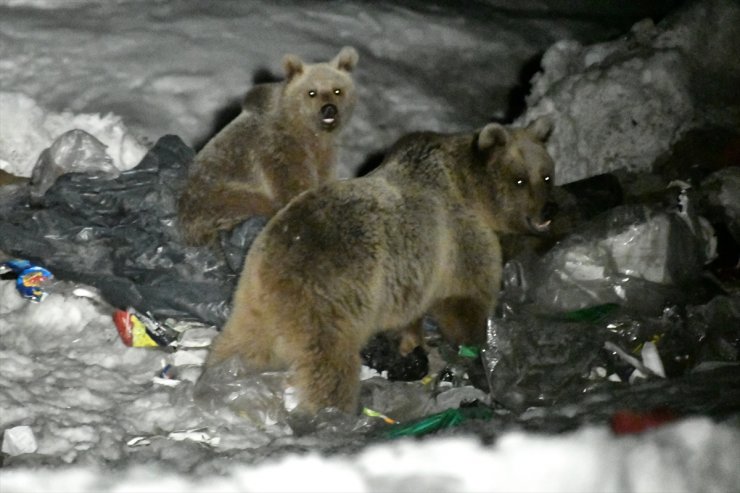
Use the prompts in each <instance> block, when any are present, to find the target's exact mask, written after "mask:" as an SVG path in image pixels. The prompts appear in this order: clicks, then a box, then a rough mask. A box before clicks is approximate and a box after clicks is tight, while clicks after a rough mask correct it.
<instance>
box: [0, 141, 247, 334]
mask: <svg viewBox="0 0 740 493" xmlns="http://www.w3.org/2000/svg"><path fill="white" fill-rule="evenodd" d="M193 155H194V153H193V150H192V149H191V148H190V147H188V146H187V145H185V144H184V143H183V142H182V141H181V140H180V139H179V138H177V137H175V136H165V137H162V138H161V139H159V141H157V143H156V144H155V145H154V146H153V147H152V148H151V149H150V150H149V152H148V153H147V154H146V156H145V157H144V159H143V160H142V161H141V163H140V164H139V165H138V166H136V167H135V168H133V169H129V170H127V171H123V172H121V173H120V175H119V176H118V177H117V178H115V179H109V178H108V177H103V176H95V175H88V174H82V173H67V174H64V175H62V176H60V177H59V178H58V179H57V180H56V181H55V182H54V184H53V185H52V186H51V187H49V189H48V190H47V191H46V193H44V194H43V196H41V197H39V199H38V201H37V203H36V204H35V206H34V207H30V203H29V198H28V197H26V198H25V199H23V200H22V201H21V202H20V203H16V201H13V203H12V204H8V206H7V207H6V206H4V205H3V206H0V251H3V252H5V253H6V254H8V255H13V256H17V257H20V258H28V259H31V260H32V261H33V262H36V263H39V264H41V265H43V266H44V267H45V268H47V269H49V270H50V271H51V272H53V273H54V275H55V276H56V278H57V279H63V280H67V281H71V282H74V283H80V284H84V285H88V286H92V287H95V288H96V289H98V290H99V292H100V294H101V296H102V297H103V299H105V300H106V301H108V302H109V303H110V304H111V305H113V306H114V307H116V308H120V309H125V308H126V307H129V306H131V307H135V308H136V309H137V310H138V311H139V312H141V313H147V312H150V313H151V314H152V315H153V316H154V317H157V318H159V319H160V320H164V319H166V318H168V317H172V318H177V319H190V320H200V321H203V322H206V323H208V324H212V325H219V326H220V325H222V324H223V322H224V321H225V319H226V318H227V316H228V312H229V309H230V294H231V292H232V290H233V288H234V285H235V283H236V280H237V276H236V274H235V273H234V272H233V271H232V270H231V269H230V268H229V267H228V266H227V264H226V261H225V260H224V259H223V258H222V257H221V256H220V254H219V253H218V252H214V251H212V250H210V249H208V248H196V247H189V246H186V245H184V244H183V241H182V238H181V237H180V232H179V228H178V224H177V208H176V203H177V198H178V196H179V194H180V190H181V188H182V185H183V181H184V178H185V176H186V174H187V167H188V164H189V163H190V162H191V161H192V159H193Z"/></svg>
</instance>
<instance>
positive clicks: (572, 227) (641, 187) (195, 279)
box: [0, 135, 740, 441]
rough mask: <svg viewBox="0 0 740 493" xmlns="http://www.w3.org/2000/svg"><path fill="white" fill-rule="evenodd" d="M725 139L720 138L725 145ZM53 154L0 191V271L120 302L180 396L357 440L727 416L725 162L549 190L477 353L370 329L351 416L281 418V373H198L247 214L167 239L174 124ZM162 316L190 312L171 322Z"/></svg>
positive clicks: (122, 318) (733, 260)
mask: <svg viewBox="0 0 740 493" xmlns="http://www.w3.org/2000/svg"><path fill="white" fill-rule="evenodd" d="M72 137H75V136H72ZM76 137H80V136H79V135H77V136H76ZM70 138H71V137H70ZM68 140H69V139H68ZM71 142H72V144H78V145H84V144H85V142H89V139H87V140H86V139H84V138H75V139H72V140H71ZM737 143H738V138H737V136H730V138H729V139H728V140H726V141H725V143H724V144H725V146H724V148H725V149H727V148H730V149H732V148H733V147H732V146H737ZM93 144H94V142H93ZM63 147H65V146H61V145H59V146H57V148H63ZM52 150H53V149H52V148H50V150H47V151H45V154H44V156H43V159H42V164H43V166H42V167H40V168H39V171H38V173H37V174H36V175H35V176H36V177H37V180H39V181H37V182H36V183H42V184H43V185H42V186H41V188H38V186H35V185H34V183H33V180H32V183H31V184H30V185H25V184H13V185H7V186H5V187H4V188H5V189H6V190H7V191H8V192H9V193H7V194H4V195H3V200H2V201H0V251H3V252H5V253H7V254H11V255H13V256H16V257H18V258H20V259H23V260H16V261H10V262H5V263H4V264H3V266H2V269H3V271H2V272H0V274H2V275H4V276H5V277H7V276H14V277H15V278H17V279H18V281H17V287H18V289H19V291H21V292H22V293H23V294H24V295H25V296H26V297H28V298H29V299H31V300H32V301H36V302H43V299H44V289H45V286H46V287H47V288H49V289H53V288H52V284H45V283H48V281H49V280H50V279H62V280H65V281H73V282H74V283H78V284H81V285H88V286H92V287H94V288H96V289H97V291H98V293H99V295H100V296H101V297H102V298H103V299H105V300H106V301H107V302H108V303H110V304H111V305H113V307H115V308H116V309H117V310H116V311H115V312H114V313H113V315H112V320H113V321H114V323H115V328H116V329H117V331H118V333H119V335H120V337H121V340H122V341H123V342H124V343H125V344H126V345H127V346H131V347H151V348H153V349H158V350H162V351H165V352H166V353H167V354H168V355H169V356H168V357H167V359H166V363H165V364H164V365H163V367H162V369H161V372H159V373H158V375H156V376H154V378H155V379H157V380H156V383H157V384H158V385H168V386H177V385H180V384H182V383H185V387H187V388H188V389H190V390H187V392H185V393H184V394H182V395H185V396H187V397H186V399H187V400H189V402H193V401H194V402H195V403H196V404H198V405H199V406H201V407H202V408H203V409H205V410H207V411H208V412H211V413H213V414H214V415H218V414H219V413H222V412H224V411H223V410H226V411H228V412H229V413H232V415H233V416H237V417H238V419H241V420H244V422H245V423H250V424H251V426H253V427H255V428H261V429H271V430H272V431H271V433H274V434H276V435H278V436H286V435H291V436H293V435H295V436H301V435H303V436H306V435H312V434H313V435H314V436H316V433H319V434H321V433H336V432H340V433H343V434H345V435H346V434H347V433H350V434H355V435H356V436H359V437H362V438H361V440H363V441H364V440H368V439H387V438H390V437H399V436H408V435H421V434H426V433H431V432H437V433H445V431H444V430H449V431H447V432H448V433H456V432H460V431H464V430H467V431H471V432H475V433H476V434H478V435H480V436H482V437H484V438H485V437H489V438H491V437H493V436H495V435H496V434H497V433H500V432H502V431H504V430H506V429H507V428H510V427H527V428H533V429H541V430H546V431H559V430H563V429H568V428H573V427H577V426H579V425H580V424H582V423H583V422H585V421H589V420H594V419H597V420H616V422H617V425H616V427H617V428H618V429H624V430H630V429H633V428H638V429H639V428H641V427H643V426H648V425H651V424H655V423H659V422H662V421H666V420H670V419H672V417H676V416H682V415H685V414H696V413H698V414H708V415H713V416H722V415H726V414H731V413H736V412H737V411H738V410H740V404H738V403H740V377H738V376H737V375H738V374H740V372H738V371H737V370H738V364H739V363H740V323H738V321H740V289H738V287H740V283H739V282H738V281H739V280H740V277H739V276H738V275H737V268H738V251H740V248H738V244H740V214H739V211H740V206H739V204H738V197H740V175H739V174H738V170H739V169H740V168H737V167H732V166H723V167H719V168H718V169H707V170H705V172H703V173H699V174H697V173H696V169H695V168H692V176H690V177H686V176H684V175H685V173H683V172H682V171H681V170H676V169H670V167H669V165H668V164H666V167H664V168H663V169H662V170H661V173H662V174H660V175H651V174H647V173H645V174H639V175H635V174H630V173H626V172H625V173H622V174H620V173H612V174H607V175H601V176H597V177H591V178H589V179H587V180H583V181H581V182H574V183H571V184H569V185H566V186H563V187H562V188H561V189H560V190H559V194H560V202H561V210H562V214H561V218H559V219H558V221H556V224H555V225H554V226H555V228H554V229H555V231H554V235H553V236H552V237H550V238H540V239H534V240H533V241H532V242H531V243H530V244H531V245H534V246H533V247H532V248H524V249H517V252H518V254H517V255H513V256H511V257H510V258H508V261H507V263H506V265H505V268H504V287H503V292H502V295H501V299H500V302H499V311H498V312H497V313H496V314H492V316H491V317H490V319H489V325H488V334H487V336H488V337H487V342H486V344H485V345H484V347H481V348H475V347H452V346H450V345H449V344H447V343H446V342H445V341H443V340H442V339H441V337H440V335H439V331H438V330H437V328H436V326H435V323H434V321H433V320H427V321H426V323H425V334H426V337H425V348H426V349H422V348H417V349H416V350H415V351H413V352H412V353H410V354H409V355H407V356H405V357H402V356H400V354H399V352H398V340H397V339H394V338H393V336H390V335H381V336H378V337H376V338H375V339H373V340H371V341H370V343H369V344H368V345H367V346H366V347H365V348H364V349H363V351H362V357H363V360H364V362H365V365H366V367H365V369H364V372H365V374H364V377H363V378H364V381H363V387H362V395H361V405H362V408H363V413H362V415H361V416H360V417H354V416H343V415H340V414H338V413H336V412H333V411H331V410H329V411H326V412H325V413H323V414H321V415H320V416H319V417H317V418H315V419H314V420H312V421H306V420H305V419H304V418H299V417H296V416H293V414H292V413H291V411H292V409H293V408H294V407H295V402H294V396H293V394H292V389H291V388H290V387H289V386H288V385H287V383H286V382H287V379H286V375H285V374H283V373H280V372H273V373H265V374H248V373H246V372H245V371H244V369H243V368H240V367H238V364H237V366H233V365H234V364H235V363H234V362H231V363H229V364H230V365H232V366H225V367H224V368H221V369H220V370H219V371H214V372H212V373H209V375H208V376H207V378H202V379H200V380H199V377H200V375H201V366H202V363H203V359H204V356H205V351H206V346H207V345H208V344H209V343H210V339H212V337H213V336H214V335H215V334H216V331H215V329H213V328H209V327H208V325H209V324H210V325H216V326H220V325H221V323H222V322H223V320H225V318H226V316H227V314H228V305H229V297H230V292H231V290H232V289H233V286H234V283H235V280H236V275H237V274H236V272H238V269H239V266H240V263H241V259H242V257H243V252H244V249H245V248H246V245H248V244H249V242H251V239H253V238H254V236H255V234H256V233H257V232H258V231H259V229H260V228H261V227H262V226H263V223H255V222H248V223H246V224H245V225H244V226H243V227H241V228H238V230H237V231H235V232H234V234H233V235H232V236H231V237H229V238H225V239H224V242H223V247H224V248H223V250H222V252H223V254H222V255H219V254H218V253H215V252H214V251H211V250H209V249H206V248H195V247H187V246H185V245H183V243H182V241H181V239H180V236H179V233H178V231H177V227H176V224H175V214H176V209H175V204H176V197H177V196H178V194H179V190H180V187H181V185H182V182H183V178H184V176H185V173H186V170H187V166H188V164H189V162H190V161H191V160H192V158H193V152H192V150H191V149H190V148H188V147H187V146H186V145H184V144H183V143H182V141H180V139H179V138H177V137H174V136H167V137H163V138H162V139H160V140H159V142H157V144H156V145H155V146H154V147H153V148H152V149H151V150H150V152H149V153H148V154H147V155H146V157H145V158H144V159H143V161H142V162H141V164H140V165H139V166H137V167H136V168H133V169H131V170H128V171H123V172H121V173H115V174H114V175H111V174H110V173H109V170H108V169H103V170H96V169H89V168H90V167H89V166H88V167H86V168H85V170H84V173H79V172H74V171H79V167H75V166H76V164H75V163H72V167H71V168H69V170H66V171H65V170H60V169H59V166H58V165H56V164H55V165H54V166H51V165H50V164H49V163H52V162H53V163H60V162H61V163H64V162H66V161H64V160H63V159H62V160H58V159H57V160H55V159H54V156H53V155H51V154H53V152H52ZM94 150H95V149H92V151H94ZM65 152H67V151H65ZM67 153H68V152H67ZM68 154H69V153H68ZM77 155H79V156H83V157H84V156H86V155H87V153H86V152H84V149H83V150H79V152H77ZM67 161H69V160H67ZM93 161H94V160H93ZM103 164H106V163H103ZM69 171H73V172H69ZM46 174H50V175H48V177H47V178H44V176H45V175H46ZM674 175H675V176H674ZM668 176H670V177H671V180H668V179H667V178H666V177H668ZM684 178H685V179H684ZM646 184H648V185H646ZM558 224H559V225H558ZM165 319H167V320H172V319H177V320H186V321H187V320H197V321H199V322H201V323H205V324H206V325H205V326H204V327H200V328H199V329H198V330H200V332H198V331H195V332H193V331H191V330H188V331H183V330H182V329H177V328H173V327H171V326H168V324H167V323H162V322H161V321H162V320H165ZM188 329H192V327H188ZM188 341H189V342H188ZM196 382H197V384H196ZM182 395H181V397H180V398H181V399H182ZM630 413H632V414H630ZM625 423H626V424H625ZM635 423H636V424H635ZM453 430H456V431H453ZM199 433H200V432H199ZM198 436H200V435H198ZM204 437H205V438H204V440H206V441H208V440H211V439H212V438H213V437H211V436H205V435H204Z"/></svg>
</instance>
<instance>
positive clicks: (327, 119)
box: [321, 104, 339, 127]
mask: <svg viewBox="0 0 740 493" xmlns="http://www.w3.org/2000/svg"><path fill="white" fill-rule="evenodd" d="M338 113H339V110H338V109H337V107H336V106H334V105H333V104H325V105H324V106H322V107H321V123H322V124H323V125H324V126H325V127H332V126H333V125H334V124H335V123H336V122H337V114H338Z"/></svg>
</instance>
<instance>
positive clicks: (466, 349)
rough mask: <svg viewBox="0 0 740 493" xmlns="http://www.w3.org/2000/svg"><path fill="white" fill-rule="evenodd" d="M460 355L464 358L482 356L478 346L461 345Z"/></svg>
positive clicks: (458, 352)
mask: <svg viewBox="0 0 740 493" xmlns="http://www.w3.org/2000/svg"><path fill="white" fill-rule="evenodd" d="M457 354H458V356H462V357H463V358H471V359H473V358H477V357H478V356H480V348H479V347H478V346H462V345H461V346H460V349H458V351H457Z"/></svg>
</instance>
